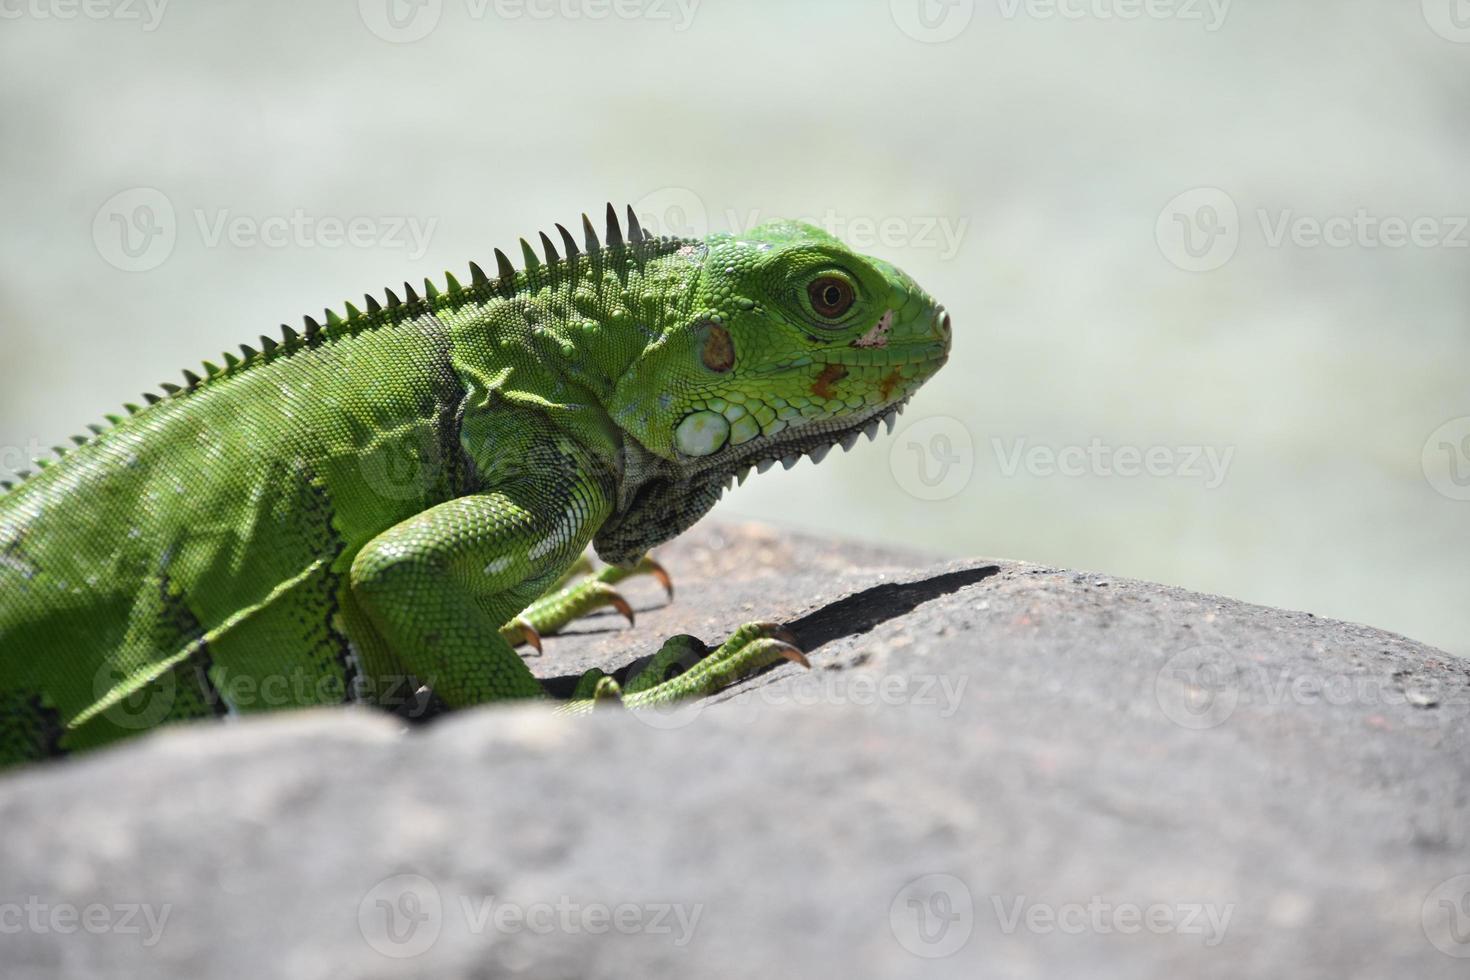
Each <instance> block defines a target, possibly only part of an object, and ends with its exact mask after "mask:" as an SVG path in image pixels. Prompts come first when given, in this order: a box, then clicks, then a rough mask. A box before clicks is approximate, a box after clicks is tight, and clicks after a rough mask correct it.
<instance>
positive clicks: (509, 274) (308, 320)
mask: <svg viewBox="0 0 1470 980" xmlns="http://www.w3.org/2000/svg"><path fill="white" fill-rule="evenodd" d="M626 214H627V225H626V229H625V228H624V226H623V225H622V224H620V222H619V221H618V210H617V208H615V207H613V205H612V204H611V202H609V203H608V205H607V217H606V228H605V230H604V232H603V237H602V240H601V241H599V240H598V235H597V230H596V228H594V227H593V224H592V219H591V217H589V216H588V215H587V214H585V213H584V214H583V215H582V237H583V245H582V246H581V247H579V246H578V244H577V241H576V239H575V238H573V237H572V233H571V232H570V231H568V230H567V228H566V227H565V226H563V225H561V224H557V225H556V230H557V233H558V235H559V236H560V238H561V241H562V248H563V250H564V251H565V253H566V254H565V256H563V255H562V254H561V253H559V252H558V251H557V249H556V246H555V245H554V244H553V242H552V240H551V237H550V236H549V235H547V234H546V233H545V232H542V233H541V235H540V240H541V246H542V249H543V250H544V252H545V259H544V261H543V259H542V258H541V257H540V256H538V255H537V254H536V252H535V250H534V249H533V248H532V247H531V245H530V243H529V242H527V241H526V240H525V239H524V238H522V239H521V240H520V246H521V253H522V256H523V257H524V260H525V261H524V265H523V267H522V269H523V271H520V270H517V269H516V267H515V265H514V263H512V262H511V260H510V257H509V256H507V255H506V254H505V252H503V251H501V250H500V249H498V248H497V249H495V272H496V277H495V278H493V279H492V278H490V277H489V276H487V275H485V272H484V270H482V269H481V268H480V267H479V265H477V264H476V263H474V262H471V263H470V288H469V289H465V288H464V287H462V286H461V285H460V284H459V282H458V280H456V279H455V278H454V275H453V274H452V273H449V272H446V273H445V274H444V280H445V286H444V288H443V289H442V290H441V289H440V288H438V287H437V286H436V285H435V284H434V283H433V282H432V281H431V280H429V279H425V280H424V292H423V297H420V295H419V293H418V292H417V291H416V290H415V289H414V287H413V286H412V285H411V284H409V283H407V282H405V283H404V284H403V293H404V297H405V298H404V299H399V298H398V295H397V294H396V293H394V292H393V290H392V289H385V290H384V291H383V293H384V302H380V301H379V300H378V299H377V298H376V297H375V296H373V295H372V294H371V293H368V294H365V296H364V302H365V303H366V307H367V311H366V312H365V313H364V312H362V311H360V310H359V309H358V308H357V307H355V306H353V305H352V304H351V303H346V304H344V305H345V306H346V310H347V313H346V315H345V316H343V315H341V314H339V313H337V312H336V311H334V310H330V309H329V310H326V311H325V312H324V316H325V319H326V326H325V327H323V326H322V324H321V322H320V321H318V320H316V319H315V318H313V317H311V316H306V317H303V318H302V322H303V324H304V326H305V332H304V333H299V332H297V331H296V330H293V329H292V328H291V327H290V326H289V325H288V324H282V325H281V339H280V340H279V341H278V340H274V339H272V338H270V337H266V336H262V337H261V338H260V349H259V350H256V349H255V348H253V347H251V346H250V345H248V344H241V345H240V353H241V355H242V356H240V357H236V356H235V355H234V354H231V353H229V352H228V351H226V352H225V353H224V355H223V357H224V362H225V363H224V367H219V366H218V365H215V364H211V363H210V362H209V361H205V362H203V368H204V374H203V376H201V375H200V374H199V373H198V372H196V371H192V370H186V371H184V372H183V375H184V381H185V384H184V385H178V384H173V383H171V382H164V383H162V384H160V385H159V388H160V389H161V390H162V392H163V394H161V395H160V394H157V393H155V392H151V391H146V392H144V393H143V401H144V404H143V405H137V404H134V403H132V402H129V403H126V404H124V405H123V408H124V409H125V410H126V411H127V416H118V415H108V416H107V422H108V424H107V425H106V426H103V425H97V424H92V425H89V426H87V429H88V430H89V431H90V432H91V435H90V436H80V435H79V436H73V437H72V439H71V441H72V442H73V443H75V444H76V445H77V446H85V445H87V444H88V443H90V442H92V441H93V440H95V439H98V438H101V437H103V436H105V435H106V433H107V431H108V430H109V429H110V428H112V427H115V426H118V425H121V424H122V423H123V422H125V421H126V420H127V418H130V417H132V416H135V415H139V414H142V413H143V412H146V411H147V410H148V409H150V408H152V407H153V406H154V405H158V404H160V403H162V402H165V401H171V400H173V399H175V398H182V397H187V396H188V394H189V393H190V392H193V391H197V390H199V389H200V388H204V387H208V386H209V385H210V384H212V383H213V382H215V381H216V380H218V379H222V378H228V377H231V376H233V375H235V374H237V373H239V372H241V371H245V370H249V369H250V368H251V367H252V366H254V365H256V364H264V363H269V362H271V361H274V360H275V359H277V358H278V357H287V356H290V355H291V354H294V353H296V352H297V351H300V350H304V349H306V348H309V347H314V346H317V345H318V344H320V343H322V342H324V341H329V340H335V339H337V338H338V337H342V336H351V335H353V334H356V333H358V332H359V331H361V330H364V329H370V328H371V327H374V326H381V325H382V324H384V323H389V322H394V321H397V320H399V319H402V318H403V317H407V316H417V315H418V314H419V313H422V312H424V311H425V310H426V309H434V308H436V306H437V305H439V301H443V302H458V301H462V300H464V299H468V298H473V296H474V295H475V294H476V293H477V292H479V291H481V290H485V291H489V292H494V293H500V294H503V295H509V294H511V293H513V292H514V291H515V290H516V287H517V280H518V278H519V277H521V276H522V275H525V276H536V275H539V274H542V273H546V272H550V271H551V270H554V269H555V268H557V267H558V266H560V265H562V264H563V263H575V262H577V261H579V260H581V259H583V258H584V257H587V256H596V255H600V254H601V253H603V252H604V251H612V250H620V249H638V250H643V249H646V248H648V247H649V246H652V247H653V248H655V249H658V250H660V251H661V250H663V249H665V248H671V247H672V246H674V245H678V244H682V242H680V241H679V240H678V239H673V238H655V237H654V236H653V235H650V234H648V233H647V232H646V231H644V230H643V226H642V224H641V223H640V222H639V221H638V215H637V213H636V212H635V211H634V210H633V208H632V206H631V205H630V206H628V208H627V210H626ZM73 451H74V450H73ZM67 452H68V450H66V449H64V448H62V447H60V446H58V447H55V448H53V449H52V453H53V454H54V455H55V458H56V459H60V458H61V457H63V456H65V455H67ZM53 461H54V460H52V459H48V458H41V459H37V460H35V461H34V465H35V466H36V468H37V469H45V468H46V467H47V466H49V465H51V463H52V462H53ZM31 475H32V471H31V470H19V471H17V472H16V474H15V482H13V483H12V482H3V481H0V493H3V492H7V491H9V490H11V489H13V488H14V487H15V486H17V485H18V484H19V483H21V482H24V480H25V479H26V478H27V477H29V476H31Z"/></svg>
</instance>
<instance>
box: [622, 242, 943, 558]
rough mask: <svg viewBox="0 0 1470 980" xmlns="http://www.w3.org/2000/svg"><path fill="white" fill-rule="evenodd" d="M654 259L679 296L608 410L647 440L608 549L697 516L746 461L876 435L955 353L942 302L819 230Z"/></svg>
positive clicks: (626, 547) (674, 528)
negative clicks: (864, 435) (661, 327)
mask: <svg viewBox="0 0 1470 980" xmlns="http://www.w3.org/2000/svg"><path fill="white" fill-rule="evenodd" d="M657 261H659V262H662V263H667V264H666V265H665V266H664V267H663V268H662V269H661V270H659V271H657V272H655V274H656V275H660V276H661V277H665V276H666V277H667V287H668V288H667V292H668V293H669V294H670V295H672V296H674V297H677V299H676V300H675V302H674V304H673V311H674V312H672V314H671V316H670V318H669V321H668V322H667V323H666V324H665V325H664V327H663V329H662V330H661V331H660V332H659V333H658V335H657V336H656V337H655V338H654V340H653V341H652V343H650V344H649V346H648V348H647V349H646V350H645V352H644V353H643V355H642V356H641V357H640V358H639V359H638V361H637V362H636V363H635V364H634V365H633V366H632V368H631V369H630V370H629V371H628V372H627V374H625V375H624V376H623V377H622V378H621V379H620V381H619V383H618V385H617V388H616V391H615V393H614V396H613V399H612V401H611V404H610V405H609V409H610V412H611V414H612V416H613V418H614V420H615V421H616V422H617V424H618V425H619V426H620V427H622V428H623V430H624V431H626V432H628V433H629V434H631V435H632V436H633V437H634V439H635V440H636V441H637V443H638V444H639V445H640V446H641V447H642V449H643V450H646V455H645V454H644V453H642V452H639V453H636V454H634V455H636V456H637V457H639V458H637V459H636V460H633V462H634V463H635V469H636V470H637V472H634V473H630V474H629V479H628V480H626V481H625V486H624V492H625V494H627V495H629V496H628V499H625V500H624V501H623V502H622V504H623V505H622V507H620V511H621V512H622V513H621V514H620V515H619V518H618V519H615V520H614V522H613V523H612V526H610V527H608V528H607V529H606V533H605V534H604V540H603V541H602V542H600V543H599V545H598V549H599V551H600V552H602V553H603V556H604V557H606V558H609V560H619V559H620V558H625V557H627V556H629V555H633V554H635V553H636V552H637V551H638V550H639V549H640V548H646V547H651V546H652V545H653V544H656V543H658V541H659V540H662V538H664V537H668V536H670V535H671V534H673V533H677V532H678V531H679V530H682V529H683V528H684V527H687V526H689V525H690V524H692V523H693V522H694V521H695V520H697V519H698V517H699V515H701V514H703V513H704V512H705V511H706V510H708V509H709V507H710V506H712V505H713V504H714V502H715V501H716V500H718V498H719V496H720V494H721V493H722V492H723V491H724V489H725V488H726V485H727V484H728V483H730V482H731V479H732V477H740V478H742V479H743V477H744V475H745V473H746V472H747V471H748V470H749V469H750V468H751V467H755V468H756V469H758V470H765V469H767V468H768V467H769V466H771V465H772V464H773V463H776V462H782V463H784V464H785V465H786V466H787V467H788V468H789V467H790V466H793V465H795V464H796V462H797V461H799V460H800V459H801V458H802V457H803V456H810V457H811V458H812V459H814V460H818V461H820V460H821V459H822V458H823V457H824V456H825V455H826V454H827V452H828V451H829V450H830V449H831V448H832V447H833V446H834V445H842V446H844V447H845V448H850V447H851V446H852V445H853V443H855V442H856V441H857V439H858V437H859V436H861V435H862V434H864V433H867V434H868V435H869V436H870V437H876V435H877V432H878V428H879V426H880V425H882V424H883V423H884V422H887V423H888V424H889V426H890V427H891V426H892V420H893V417H894V416H895V415H896V414H897V413H898V412H899V411H900V410H901V409H902V407H903V405H904V403H905V402H906V401H907V400H908V398H909V397H910V396H911V395H912V394H913V393H914V391H915V390H916V389H917V388H918V387H919V386H920V385H922V384H923V383H924V382H925V381H927V380H928V379H929V378H930V377H932V376H933V375H934V372H936V371H938V370H939V369H940V368H941V367H943V366H944V363H945V361H946V360H947V359H948V357H949V347H950V318H949V314H948V313H947V312H946V311H945V309H944V307H943V306H941V305H939V304H938V303H936V302H935V301H934V300H933V299H932V298H930V296H929V295H928V294H927V293H925V292H924V291H923V290H922V289H920V288H919V287H918V286H917V285H916V284H915V283H914V281H913V280H912V279H910V278H909V277H908V276H906V275H905V274H904V273H902V272H900V271H899V270H898V269H896V268H894V267H893V266H892V265H890V264H888V263H887V262H883V261H881V260H879V259H874V258H869V257H867V256H863V255H859V254H858V253H856V252H854V251H853V250H852V249H850V248H848V247H847V246H845V245H844V244H842V242H840V241H838V240H837V239H836V238H833V237H832V236H831V235H829V234H827V233H826V232H824V231H822V230H821V229H819V228H815V227H813V226H811V225H806V224H801V223H798V222H790V221H777V222H771V223H767V224H764V225H761V226H760V227H758V228H755V229H753V230H752V231H750V232H749V233H747V234H744V235H739V236H733V235H715V236H711V237H710V238H707V239H705V240H704V241H702V242H691V243H687V244H685V245H684V247H683V248H681V249H679V250H678V252H676V253H674V254H670V255H666V256H664V257H662V258H661V259H659V260H657ZM614 542H616V543H614Z"/></svg>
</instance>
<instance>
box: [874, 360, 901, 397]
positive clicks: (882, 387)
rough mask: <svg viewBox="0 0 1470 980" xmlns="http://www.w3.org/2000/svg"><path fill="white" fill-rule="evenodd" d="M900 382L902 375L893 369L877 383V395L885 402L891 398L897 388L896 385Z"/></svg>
mask: <svg viewBox="0 0 1470 980" xmlns="http://www.w3.org/2000/svg"><path fill="white" fill-rule="evenodd" d="M902 380H903V375H902V374H901V373H899V370H898V368H894V369H893V370H892V371H889V372H888V373H887V374H885V375H884V376H883V380H882V381H880V382H878V394H879V395H880V396H882V398H883V400H884V401H885V402H886V401H888V399H890V398H892V397H893V389H894V388H896V387H897V386H898V383H899V382H900V381H902Z"/></svg>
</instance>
